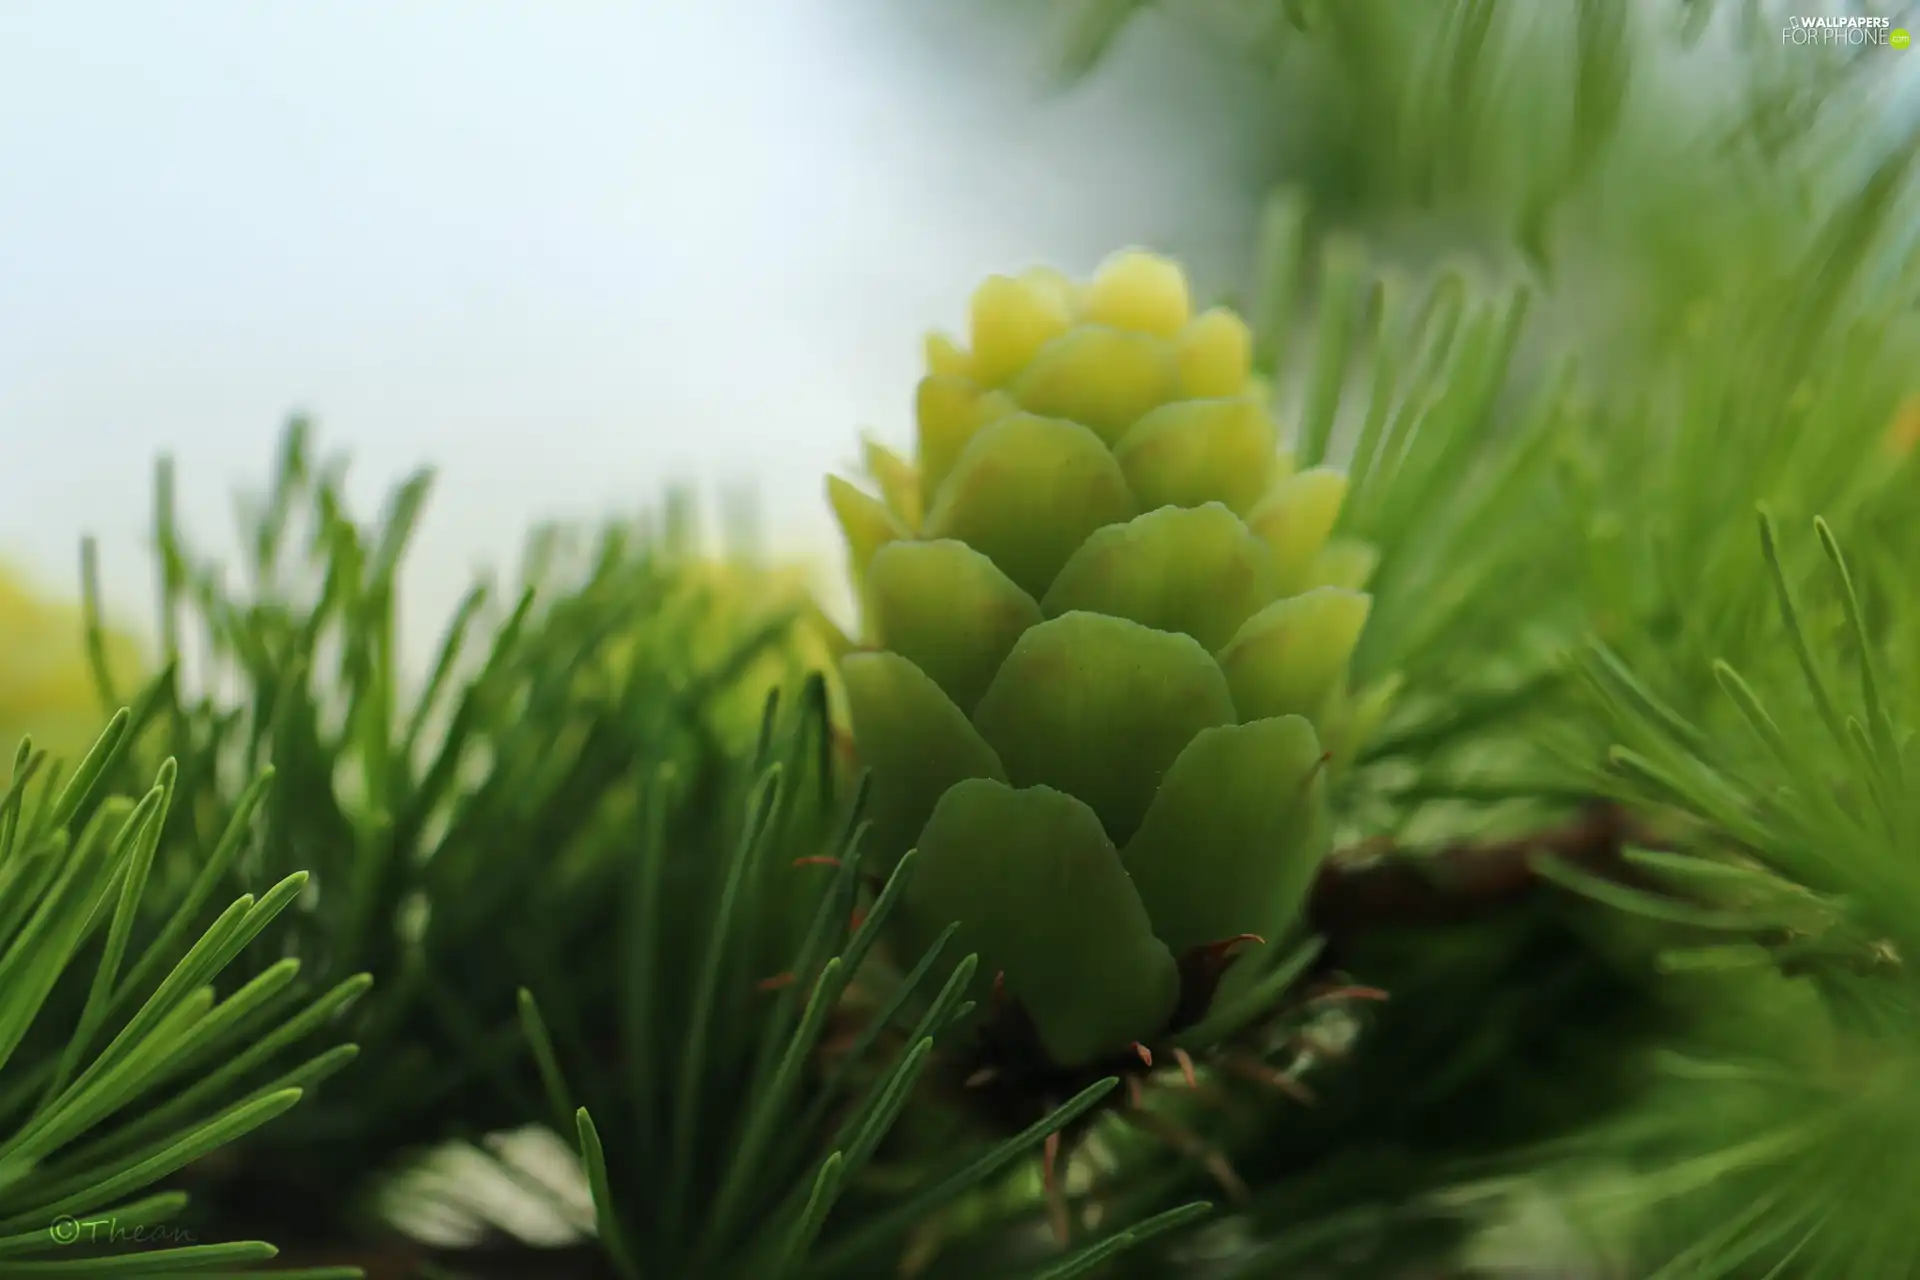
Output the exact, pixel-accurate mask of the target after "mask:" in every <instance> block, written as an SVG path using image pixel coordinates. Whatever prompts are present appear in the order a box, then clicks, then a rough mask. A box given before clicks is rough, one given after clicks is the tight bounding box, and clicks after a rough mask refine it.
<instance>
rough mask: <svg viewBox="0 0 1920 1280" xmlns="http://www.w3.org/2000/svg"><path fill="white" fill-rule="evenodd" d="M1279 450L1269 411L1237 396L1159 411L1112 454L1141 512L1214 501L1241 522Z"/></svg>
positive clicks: (1257, 498)
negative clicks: (1239, 518)
mask: <svg viewBox="0 0 1920 1280" xmlns="http://www.w3.org/2000/svg"><path fill="white" fill-rule="evenodd" d="M1279 448H1280V443H1279V437H1278V434H1277V433H1276V431H1275V430H1274V425H1273V419H1272V418H1270V417H1268V416H1267V410H1266V406H1265V405H1263V404H1261V403H1260V401H1259V400H1257V399H1255V398H1254V397H1252V396H1234V397H1231V398H1229V399H1225V400H1181V401H1177V402H1175V403H1173V404H1166V405H1161V406H1160V407H1159V408H1158V409H1155V410H1153V411H1152V412H1151V413H1149V414H1147V415H1146V416H1145V417H1143V418H1141V419H1140V421H1138V422H1136V423H1135V424H1134V425H1133V428H1132V429H1131V430H1130V431H1128V432H1127V433H1126V435H1124V436H1122V437H1121V439H1120V442H1119V443H1118V444H1117V445H1115V446H1114V450H1113V453H1114V457H1115V458H1117V459H1119V462H1120V469H1121V470H1122V471H1123V472H1125V473H1126V477H1127V483H1128V484H1129V485H1130V486H1132V489H1133V493H1134V497H1135V498H1136V499H1137V500H1138V502H1139V504H1140V507H1141V509H1142V510H1146V511H1152V510H1154V509H1155V508H1157V507H1167V506H1173V507H1198V506H1201V505H1203V504H1205V503H1209V502H1219V503H1224V504H1225V505H1226V506H1227V507H1228V508H1229V509H1230V510H1232V511H1233V512H1234V513H1235V514H1236V515H1244V514H1245V513H1247V512H1248V511H1250V510H1252V509H1253V506H1254V504H1255V503H1257V502H1259V501H1260V495H1261V494H1263V493H1265V492H1266V489H1267V485H1268V484H1269V483H1271V481H1272V479H1273V474H1274V467H1275V465H1276V461H1277V459H1278V456H1279Z"/></svg>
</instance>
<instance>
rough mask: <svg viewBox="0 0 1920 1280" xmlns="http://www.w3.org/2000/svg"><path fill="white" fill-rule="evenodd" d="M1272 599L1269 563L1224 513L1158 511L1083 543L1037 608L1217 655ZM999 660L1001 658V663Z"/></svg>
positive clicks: (1216, 509) (1218, 509)
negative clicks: (1112, 620)
mask: <svg viewBox="0 0 1920 1280" xmlns="http://www.w3.org/2000/svg"><path fill="white" fill-rule="evenodd" d="M1277 594H1278V593H1277V592H1276V591H1275V590H1274V587H1273V574H1272V569H1271V562H1270V557H1269V555H1268V553H1267V550H1266V548H1265V547H1264V546H1262V545H1261V543H1260V541H1259V540H1258V539H1257V538H1255V537H1253V535H1251V534H1250V533H1248V532H1247V527H1246V526H1245V525H1243V524H1241V523H1240V519H1239V517H1237V516H1235V515H1234V514H1233V513H1232V512H1231V511H1229V510H1227V508H1226V507H1224V506H1222V505H1220V504H1219V503H1217V502H1210V503H1208V504H1206V505H1205V506H1201V507H1194V508H1190V509H1189V508H1182V507H1162V508H1160V509H1159V510H1157V511H1149V512H1148V513H1147V514H1145V515H1143V516H1135V517H1134V518H1133V519H1132V520H1129V521H1128V522H1127V523H1125V524H1115V525H1108V526H1107V527H1106V528H1104V529H1102V530H1100V531H1099V532H1098V533H1096V534H1094V535H1093V536H1092V537H1091V538H1088V539H1087V540H1086V542H1085V543H1084V544H1082V546H1081V547H1080V549H1079V550H1078V551H1076V552H1074V554H1073V559H1071V560H1069V561H1067V564H1066V567H1065V568H1063V569H1061V570H1060V576H1059V577H1057V578H1055V579H1054V581H1053V587H1052V588H1051V589H1050V590H1049V591H1048V592H1047V598H1046V599H1045V600H1044V601H1042V602H1041V607H1042V609H1043V610H1044V611H1045V613H1046V615H1047V616H1048V617H1049V618H1057V617H1060V616H1061V615H1062V614H1067V613H1075V612H1084V613H1103V614H1107V615H1110V616H1112V617H1116V618H1126V619H1128V620H1130V621H1133V622H1137V623H1139V624H1140V625H1141V626H1143V627H1152V628H1153V629H1154V630H1156V631H1173V632H1179V633H1181V634H1183V635H1189V636H1192V637H1193V638H1194V639H1195V640H1197V641H1199V642H1200V645H1201V647H1203V648H1204V649H1206V650H1207V652H1209V653H1217V652H1219V650H1220V649H1221V648H1222V647H1224V646H1225V645H1226V643H1227V641H1228V640H1230V639H1232V638H1233V634H1234V632H1236V631H1238V630H1239V629H1240V626H1241V624H1242V623H1244V622H1245V621H1246V620H1247V619H1248V618H1250V617H1252V616H1253V615H1254V613H1255V612H1256V611H1258V610H1259V609H1261V608H1262V607H1264V606H1265V605H1266V604H1267V603H1268V602H1270V601H1271V600H1272V599H1273V598H1274V596H1275V595H1277ZM1002 656H1003V657H1004V655H1002Z"/></svg>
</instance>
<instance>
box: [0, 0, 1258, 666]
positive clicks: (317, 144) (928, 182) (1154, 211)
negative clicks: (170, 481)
mask: <svg viewBox="0 0 1920 1280" xmlns="http://www.w3.org/2000/svg"><path fill="white" fill-rule="evenodd" d="M1065 18H1066V15H1063V14H1062V13H1060V12H1059V11H1058V10H1057V9H1054V8H1051V7H1049V6H1030V7H1029V6H1010V5H997V6H996V5H986V6H981V5H972V4H964V3H957V2H956V0H790V2H783V3H780V4H755V3H748V2H747V0H712V2H710V3H699V4H688V3H667V2H665V0H651V2H649V3H641V4H630V3H614V2H613V0H580V2H579V3H572V4H568V5H565V6H558V7H555V6H548V5H538V6H536V5H518V4H504V3H479V4H462V5H457V6H456V5H406V6H394V5H391V4H381V3H373V2H372V0H366V2H357V0H356V2H349V3H341V4H331V5H327V6H325V7H324V8H319V7H312V6H295V5H254V4H247V3H242V2H241V0H214V2H210V3H204V4H195V5H191V6H158V5H150V4H143V3H138V2H137V0H121V2H118V3H102V2H98V0H81V2H79V3H60V4H52V3H47V4H36V3H19V4H8V5H6V6H3V7H0V227H4V228H5V231H4V234H0V281H3V282H4V283H3V284H0V435H4V436H5V437H6V439H5V447H6V453H7V458H8V465H7V466H6V468H5V469H4V470H0V513H4V516H3V518H0V559H4V560H11V561H13V562H15V563H16V564H18V565H21V566H24V568H25V569H26V570H27V571H28V572H30V573H32V574H33V575H34V576H35V578H36V579H38V580H39V581H40V582H41V583H42V584H43V585H44V586H45V587H47V588H49V589H57V590H59V591H60V593H62V594H64V593H65V592H66V591H68V590H70V589H71V586H72V584H73V583H74V581H75V573H76V554H77V552H76V547H77V544H78V539H79V538H80V536H81V535H82V533H83V532H91V533H94V534H96V535H98V536H99V538H100V540H101V558H102V568H103V575H104V581H105V595H106V598H107V601H108V603H109V606H110V607H113V608H115V610H116V611H117V612H119V613H120V614H121V615H122V617H123V618H125V619H126V620H127V621H129V622H131V623H133V624H135V625H140V624H143V623H145V622H146V620H147V618H148V616H149V615H150V613H151V606H150V604H149V603H148V602H149V600H150V599H151V583H150V579H151V570H150V568H149V561H148V553H147V550H146V545H145V544H146V541H147V539H146V534H145V530H146V529H147V527H148V523H149V519H150V515H149V513H150V508H151V485H152V480H151V475H152V467H153V458H154V455H155V454H156V453H158V452H162V451H165V452H170V453H172V454H173V455H174V456H175V457H176V458H177V460H178V466H179V471H178V475H179V485H180V507H181V509H182V510H183V511H185V512H188V513H190V516H189V527H190V529H191V531H192V533H193V534H194V535H195V536H196V537H197V538H198V539H199V540H200V541H202V542H203V543H204V544H205V545H207V546H208V547H209V549H210V550H216V551H221V552H224V551H225V549H226V548H227V547H228V546H229V545H230V544H231V537H232V534H231V529H230V528H228V527H226V523H225V521H224V519H223V517H224V515H225V513H227V512H229V511H230V510H231V509H232V501H231V497H230V495H231V494H232V492H233V491H234V489H235V488H236V487H239V486H242V485H245V484H250V483H252V482H253V478H254V477H257V476H259V475H261V474H263V468H264V467H265V466H266V464H267V462H268V460H269V457H270V454H271V450H272V448H273V442H274V440H275V438H276V436H277V435H278V433H279V431H280V428H281V426H282V424H283V422H284V421H285V419H286V416H287V415H288V414H289V413H290V412H294V411H299V412H304V413H309V414H312V415H313V416H314V417H315V419H316V420H317V423H318V426H319V428H320V432H321V440H322V443H323V444H324V445H325V446H326V447H328V448H329V449H338V450H340V451H343V452H346V453H349V454H351V456H352V459H353V467H354V470H353V476H354V477H355V479H356V480H357V483H356V484H354V485H352V486H350V488H351V489H352V490H353V491H354V493H355V497H356V498H357V499H358V500H360V501H362V502H365V503H367V504H368V505H369V506H370V505H371V504H372V503H373V502H374V501H376V500H377V499H378V497H379V495H380V494H381V493H383V492H384V490H385V487H386V486H387V485H388V484H389V483H390V482H391V480H392V478H393V477H395V476H397V475H399V474H400V473H401V472H403V471H404V470H406V469H409V468H411V467H414V466H417V465H420V464H422V463H431V464H432V465H434V466H435V467H436V468H437V469H438V471H439V474H440V481H439V485H438V490H437V493H436V495H435V498H434V501H433V504H432V506H431V508H430V512H429V515H428V518H427V521H426V524H425V526H424V527H423V529H422V532H421V534H420V538H419V542H418V544H417V549H416V551H415V553H414V555H413V558H412V560H411V561H410V564H409V567H408V573H409V574H410V578H409V580H408V581H407V582H406V584H405V586H404V589H403V590H402V592H401V598H402V599H403V600H404V601H406V606H405V608H406V613H407V619H406V620H403V625H404V623H405V621H412V622H413V623H414V624H415V625H412V626H406V627H405V639H406V650H407V652H408V653H409V654H410V655H411V656H412V657H413V658H414V659H415V660H416V661H422V660H424V655H425V654H426V653H427V651H428V650H429V648H430V646H431V645H432V643H433V641H434V634H433V633H434V631H435V630H436V629H437V627H438V623H439V620H440V619H442V618H444V617H445V616H446V615H447V613H448V611H449V610H450V609H451V607H452V605H453V603H454V602H455V600H456V599H457V598H458V597H459V595H460V594H461V593H462V592H463V591H464V590H465V589H466V587H467V586H468V584H469V583H470V581H471V577H472V573H473V571H474V569H475V567H476V565H478V564H481V563H485V564H494V565H500V564H504V563H506V562H510V561H511V560H512V559H513V558H514V557H515V556H516V555H517V553H518V550H519V546H520V543H521V540H522V537H523V534H524V530H525V529H526V528H527V527H528V526H529V525H530V524H531V523H533V522H534V521H535V520H537V519H545V518H552V517H584V518H591V517H597V516H599V515H601V514H604V513H606V512H608V511H612V510H623V511H624V510H627V509H631V508H634V507H636V506H638V505H641V504H644V503H647V502H650V501H652V500H654V498H655V497H656V496H657V494H658V492H659V487H660V485H661V484H662V483H663V482H666V481H672V480H682V481H686V482H690V483H692V484H695V485H697V486H698V487H699V489H700V490H701V491H702V492H703V493H705V494H706V495H708V497H709V498H712V497H714V496H715V495H717V494H720V493H722V492H725V491H729V490H733V491H739V490H745V489H748V488H751V491H752V492H753V494H754V495H755V497H756V498H757V507H758V511H759V514H760V518H761V520H762V522H763V535H762V536H763V540H764V541H765V542H767V543H769V544H777V548H776V549H777V550H778V551H779V552H781V553H782V555H783V556H792V555H796V554H797V555H800V556H804V557H807V558H811V559H814V560H816V561H818V563H819V565H820V567H821V568H822V570H823V571H824V572H822V573H821V575H820V576H821V578H822V580H823V581H827V580H830V579H831V578H833V577H837V570H838V552H837V550H836V549H835V542H834V540H833V537H832V534H831V531H830V529H829V526H828V522H827V516H826V510H825V504H824V503H823V502H822V501H821V497H820V476H821V474H822V473H823V472H824V471H826V470H828V469H829V468H831V467H834V466H837V465H839V464H840V463H841V462H842V460H843V459H844V458H846V457H847V456H848V455H849V454H850V453H851V451H852V448H853V445H854V442H855V439H856V431H857V430H858V429H861V428H871V429H873V430H875V431H876V432H877V433H879V434H880V435H881V436H883V437H884V438H887V439H889V440H900V441H903V442H904V441H905V440H906V439H907V436H908V432H909V429H910V418H909V408H910V396H911V391H912V387H913V383H914V380H915V378H916V376H917V374H918V369H919V361H920V359H921V353H920V348H919V342H918V335H919V334H920V333H921V332H922V331H923V330H925V329H927V328H929V327H932V326H934V325H936V324H957V323H959V322H960V321H961V320H962V319H963V314H964V306H965V300H966V293H967V291H968V290H969V289H970V288H971V284H972V282H973V281H974V280H976V279H977V278H979V277H980V276H983V275H985V274H987V273H989V272H992V271H998V270H1006V269H1009V268H1012V267H1018V266H1022V265H1025V264H1027V263H1030V262H1036V261H1046V262H1051V263H1056V264H1058V265H1059V266H1061V267H1063V268H1067V269H1071V270H1073V271H1076V272H1080V271H1084V270H1087V269H1090V268H1091V267H1092V266H1093V265H1094V263H1095V262H1096V261H1097V260H1098V259H1099V258H1100V257H1102V256H1104V255H1105V254H1106V253H1107V252H1109V251H1111V250H1112V249H1114V248H1116V247H1118V246H1121V245H1125V244H1131V243H1140V244H1144V245H1150V246H1155V247H1159V248H1163V249H1167V250H1174V251H1178V252H1179V253H1180V254H1182V255H1183V257H1184V258H1185V260H1186V261H1187V262H1188V263H1189V264H1190V266H1191V268H1192V270H1193V272H1194V274H1195V276H1196V278H1197V280H1198V281H1199V282H1200V285H1201V287H1202V288H1203V289H1205V288H1209V287H1212V288H1218V287H1220V286H1221V285H1222V284H1223V282H1225V281H1227V280H1229V279H1232V278H1233V277H1234V276H1235V275H1236V274H1237V272H1238V271H1239V270H1240V269H1241V267H1242V266H1243V259H1244V257H1245V255H1246V254H1247V253H1248V252H1249V251H1250V246H1251V243H1252V240H1253V234H1252V224H1253V219H1254V214H1255V209H1256V204H1257V197H1258V196H1259V195H1260V194H1261V193H1262V192H1263V191H1264V190H1265V188H1266V186H1267V183H1266V181H1265V174H1264V170H1265V168H1266V163H1265V160H1264V158H1263V156H1264V152H1263V149H1262V135H1261V132H1260V130H1259V129H1257V128H1256V127H1255V124H1256V123H1257V117H1253V116H1249V117H1247V119H1248V124H1247V125H1246V126H1244V127H1235V126H1234V125H1233V124H1232V121H1233V120H1234V118H1235V114H1236V113H1235V111H1234V110H1233V109H1232V106H1233V101H1234V95H1235V94H1242V95H1244V94H1246V93H1248V92H1251V86H1252V84H1253V81H1254V77H1253V76H1252V74H1251V72H1248V73H1247V74H1246V76H1245V77H1244V78H1243V79H1242V80H1241V81H1240V82H1236V79H1235V77H1234V76H1233V75H1232V74H1224V75H1223V74H1222V70H1223V69H1222V68H1221V66H1220V65H1219V63H1218V60H1217V59H1212V58H1209V57H1208V56H1207V52H1206V50H1205V48H1204V42H1203V40H1201V39H1200V38H1199V37H1198V36H1196V35H1195V34H1193V33H1191V32H1188V31H1186V30H1182V29H1176V28H1173V27H1172V26H1170V25H1167V24H1161V25H1160V26H1159V27H1158V28H1157V29H1155V30H1152V31H1148V32H1145V33H1144V35H1145V38H1130V39H1128V40H1127V41H1126V42H1125V48H1123V49H1120V50H1117V51H1116V58H1115V60H1114V61H1113V63H1112V64H1111V65H1108V66H1103V67H1102V68H1101V71H1100V74H1099V75H1098V76H1097V77H1096V78H1095V79H1094V80H1092V81H1090V82H1088V83H1086V84H1084V85H1081V86H1078V87H1075V88H1074V89H1073V90H1072V91H1071V92H1069V91H1067V86H1066V84H1065V81H1064V79H1063V78H1062V77H1060V76H1059V75H1057V74H1056V68H1057V66H1058V61H1059V56H1058V55H1059V48H1060V40H1059V39H1058V38H1056V36H1055V31H1056V29H1058V28H1060V27H1061V26H1062V22H1063V20H1064V19H1065ZM144 629H147V630H150V629H151V628H150V627H147V628H144Z"/></svg>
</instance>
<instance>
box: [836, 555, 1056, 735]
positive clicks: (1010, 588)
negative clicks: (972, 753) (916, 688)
mask: <svg viewBox="0 0 1920 1280" xmlns="http://www.w3.org/2000/svg"><path fill="white" fill-rule="evenodd" d="M868 590H869V593H870V598H871V600H872V602H873V609H874V614H875V622H876V625H877V627H878V633H879V634H878V637H877V639H878V642H879V643H880V644H881V645H882V646H884V647H885V648H887V649H889V650H891V651H892V652H894V653H897V654H899V655H900V656H901V657H903V658H905V659H907V660H908V661H909V662H911V663H913V665H914V666H916V667H918V668H919V669H920V670H921V671H922V672H924V673H925V674H926V675H927V676H928V677H929V678H931V679H932V680H933V682H934V683H935V684H937V685H939V686H940V688H941V690H942V691H943V692H945V693H946V695H947V697H949V698H951V699H952V700H953V704H954V705H955V706H957V707H959V708H960V709H961V710H962V711H969V710H971V709H972V708H973V707H974V705H975V704H977V703H978V702H979V701H980V695H981V694H983V693H985V692H986V691H987V686H988V685H989V684H991V683H992V681H993V675H994V672H996V671H998V670H999V669H1000V664H1001V663H1002V662H1003V661H1005V660H1006V656H1007V654H1008V653H1009V652H1010V651H1012V649H1013V645H1014V641H1016V640H1018V639H1019V638H1020V634H1021V632H1023V631H1025V630H1026V629H1027V628H1028V627H1031V626H1034V625H1035V624H1037V623H1038V622H1039V621H1040V606H1039V605H1037V604H1035V603H1034V602H1033V597H1032V596H1030V595H1028V594H1027V593H1026V592H1024V591H1022V590H1021V589H1020V588H1019V587H1017V586H1015V585H1014V584H1013V582H1012V580H1011V579H1009V578H1008V577H1007V575H1006V574H1004V573H1002V572H1000V570H998V569H996V568H995V567H994V564H993V561H991V560H989V559H987V557H985V556H983V555H981V554H980V553H979V552H978V551H975V550H974V549H973V548H972V547H969V546H967V545H966V544H965V543H964V542H956V541H953V540H950V539H949V540H945V541H939V542H895V543H892V544H891V545H889V546H886V547H882V548H881V549H880V552H879V554H877V555H876V556H874V558H873V563H872V565H871V567H870V569H869V578H868Z"/></svg>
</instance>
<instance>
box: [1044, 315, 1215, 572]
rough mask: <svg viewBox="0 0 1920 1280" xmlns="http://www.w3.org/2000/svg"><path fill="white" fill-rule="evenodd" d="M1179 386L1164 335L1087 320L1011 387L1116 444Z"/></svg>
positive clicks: (1053, 415) (1176, 368) (1046, 414)
mask: <svg viewBox="0 0 1920 1280" xmlns="http://www.w3.org/2000/svg"><path fill="white" fill-rule="evenodd" d="M1179 385H1180V370H1179V365H1178V363H1177V362H1176V361H1175V359H1174V353H1173V348H1172V347H1171V346H1169V345H1168V344H1167V342H1166V341H1165V340H1164V339H1161V338H1157V337H1154V336H1153V335H1151V334H1145V333H1128V332H1125V331H1124V330H1120V329H1114V328H1109V327H1107V326H1105V325H1098V324H1083V325H1078V326H1076V327H1075V328H1074V329H1072V330H1071V331H1069V332H1067V333H1065V334H1062V335H1061V336H1060V337H1058V338H1055V339H1054V340H1053V341H1052V342H1049V343H1048V344H1047V345H1046V346H1044V347H1042V348H1041V349H1040V353H1039V354H1038V355H1036V356H1035V357H1034V358H1033V361H1032V363H1030V364H1029V365H1028V366H1027V367H1026V370H1025V371H1024V372H1023V373H1021V375H1020V376H1019V377H1018V378H1017V379H1015V380H1014V382H1013V385H1012V391H1013V397H1014V399H1016V400H1018V401H1019V402H1020V404H1021V407H1023V408H1025V409H1026V410H1027V411H1029V412H1030V413H1037V414H1040V415H1042V416H1043V417H1048V418H1064V419H1066V420H1068V421H1070V422H1077V423H1079V424H1081V425H1082V426H1084V427H1086V428H1087V429H1088V430H1090V431H1091V432H1093V434H1094V435H1095V436H1097V437H1098V438H1099V440H1100V442H1101V443H1102V444H1103V445H1113V444H1116V443H1118V442H1119V440H1120V438H1121V437H1122V436H1124V435H1125V434H1126V433H1127V430H1128V429H1129V428H1130V427H1132V426H1133V424H1134V423H1136V422H1138V421H1140V419H1141V418H1142V417H1143V416H1144V415H1145V414H1146V413H1147V411H1148V410H1150V409H1153V408H1154V407H1156V406H1158V405H1162V404H1165V403H1166V402H1167V401H1168V400H1170V399H1172V398H1173V396H1174V394H1175V392H1176V391H1177V390H1178V389H1179ZM1129 514H1131V513H1129ZM1016 580H1018V579H1017V575H1016ZM1036 594H1037V593H1036Z"/></svg>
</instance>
